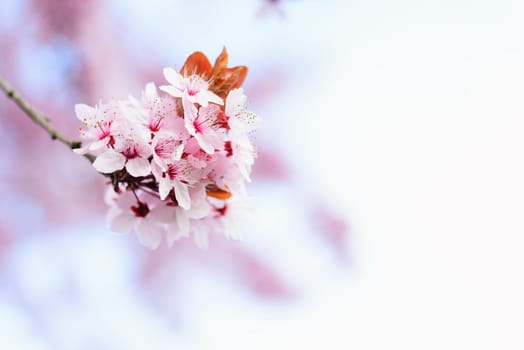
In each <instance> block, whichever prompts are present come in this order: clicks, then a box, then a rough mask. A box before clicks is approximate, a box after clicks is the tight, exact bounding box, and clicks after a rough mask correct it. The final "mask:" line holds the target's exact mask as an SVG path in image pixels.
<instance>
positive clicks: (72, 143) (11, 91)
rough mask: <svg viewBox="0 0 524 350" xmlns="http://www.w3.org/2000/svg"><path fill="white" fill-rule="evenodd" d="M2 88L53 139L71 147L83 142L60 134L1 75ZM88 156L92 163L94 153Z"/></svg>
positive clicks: (0, 83)
mask: <svg viewBox="0 0 524 350" xmlns="http://www.w3.org/2000/svg"><path fill="white" fill-rule="evenodd" d="M0 89H2V90H3V91H4V92H5V94H6V96H7V97H8V98H10V99H11V100H12V101H13V102H14V103H15V104H16V105H17V106H18V107H20V109H21V110H22V111H23V112H24V113H25V114H26V115H27V116H28V117H29V118H30V119H31V120H32V121H33V122H34V123H36V124H37V125H38V126H40V127H41V128H42V129H44V130H45V131H46V132H47V133H48V134H49V135H50V136H51V139H53V140H58V141H60V142H62V143H63V144H65V145H67V146H68V147H69V148H71V149H75V148H80V147H81V145H82V143H81V142H80V141H73V140H70V139H68V138H67V137H65V136H63V135H62V134H60V133H59V132H58V131H57V130H56V129H54V128H53V127H52V126H51V124H50V122H49V118H47V117H45V116H44V115H43V114H42V113H40V112H38V111H36V110H35V109H34V108H33V107H31V106H30V105H29V104H28V103H27V102H26V101H24V100H23V99H22V97H20V96H19V95H18V94H17V93H16V91H15V90H14V89H13V88H12V87H11V86H10V85H9V84H8V83H7V81H5V80H4V79H3V78H2V77H1V76H0ZM84 157H86V158H87V159H88V160H89V161H90V162H91V163H93V162H94V160H95V157H94V156H93V155H92V154H85V155H84Z"/></svg>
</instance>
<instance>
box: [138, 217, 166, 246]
mask: <svg viewBox="0 0 524 350" xmlns="http://www.w3.org/2000/svg"><path fill="white" fill-rule="evenodd" d="M162 231H163V230H162V226H161V225H160V224H159V223H158V222H156V221H154V220H151V219H149V218H144V219H142V220H141V221H140V223H139V224H138V227H137V230H136V234H137V236H138V240H139V241H140V243H141V244H142V245H143V246H145V247H147V248H150V249H156V248H158V246H159V245H160V241H161V240H162Z"/></svg>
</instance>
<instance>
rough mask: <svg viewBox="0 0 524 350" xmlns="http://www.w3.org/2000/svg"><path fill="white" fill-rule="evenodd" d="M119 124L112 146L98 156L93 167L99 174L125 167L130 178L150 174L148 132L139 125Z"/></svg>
mask: <svg viewBox="0 0 524 350" xmlns="http://www.w3.org/2000/svg"><path fill="white" fill-rule="evenodd" d="M129 124H131V123H121V124H120V125H119V126H120V129H119V130H118V131H117V134H116V135H115V137H114V139H115V142H114V144H112V145H110V146H108V148H107V150H106V151H105V152H104V153H102V154H100V155H99V156H98V157H97V158H96V160H95V161H94V163H93V167H94V168H95V169H96V170H97V171H99V172H101V173H112V172H115V171H117V170H121V169H123V168H124V167H125V169H126V170H127V172H128V173H129V174H130V175H131V176H135V177H139V176H147V175H148V174H150V172H151V165H150V163H149V160H148V157H149V156H150V155H151V153H152V152H151V147H150V145H149V144H148V142H149V139H150V135H149V131H148V130H147V129H146V128H145V127H143V126H141V125H133V124H131V125H129Z"/></svg>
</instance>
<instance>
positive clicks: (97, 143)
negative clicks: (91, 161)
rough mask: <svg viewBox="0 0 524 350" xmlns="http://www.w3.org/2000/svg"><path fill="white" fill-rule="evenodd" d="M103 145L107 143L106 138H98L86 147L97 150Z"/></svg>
mask: <svg viewBox="0 0 524 350" xmlns="http://www.w3.org/2000/svg"><path fill="white" fill-rule="evenodd" d="M105 145H107V140H106V139H102V140H98V141H95V142H93V143H92V144H90V145H89V146H88V147H87V148H88V149H89V150H90V151H97V150H99V149H100V148H104V146H105Z"/></svg>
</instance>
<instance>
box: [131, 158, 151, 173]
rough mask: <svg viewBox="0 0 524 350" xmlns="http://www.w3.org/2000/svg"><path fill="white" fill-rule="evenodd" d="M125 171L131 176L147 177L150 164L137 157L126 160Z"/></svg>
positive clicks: (149, 171)
mask: <svg viewBox="0 0 524 350" xmlns="http://www.w3.org/2000/svg"><path fill="white" fill-rule="evenodd" d="M126 169H127V172H128V173H129V174H130V175H131V176H134V177H139V176H147V175H149V174H150V173H151V164H149V161H148V160H147V159H146V158H142V157H138V158H134V159H130V160H128V161H127V164H126Z"/></svg>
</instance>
